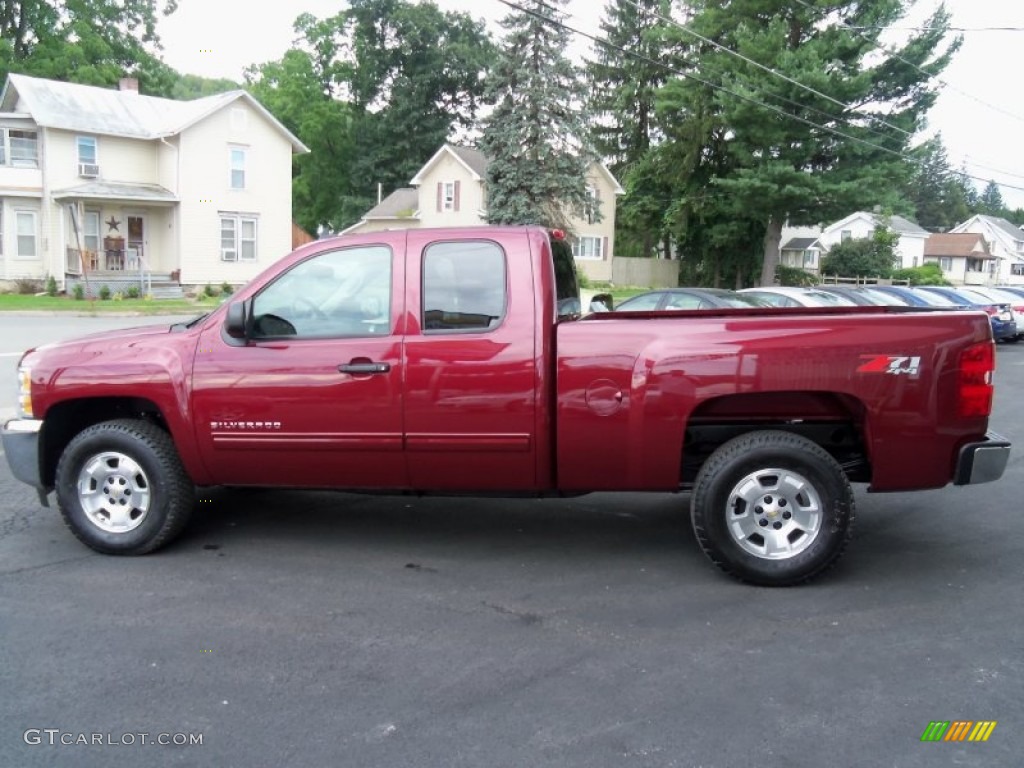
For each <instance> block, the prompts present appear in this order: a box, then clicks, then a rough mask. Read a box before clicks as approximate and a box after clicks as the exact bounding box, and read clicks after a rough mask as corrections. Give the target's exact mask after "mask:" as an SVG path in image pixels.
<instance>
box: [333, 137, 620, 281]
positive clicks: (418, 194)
mask: <svg viewBox="0 0 1024 768" xmlns="http://www.w3.org/2000/svg"><path fill="white" fill-rule="evenodd" d="M409 184H410V186H409V187H404V188H402V189H397V190H395V191H394V192H392V193H391V194H390V195H388V196H387V197H385V198H384V199H382V200H381V201H380V202H379V203H378V204H377V205H376V206H375V207H374V208H372V209H371V210H369V211H367V213H366V214H365V215H364V216H363V217H362V219H361V220H360V221H359V222H358V223H357V224H354V225H353V226H351V227H349V228H348V229H347V230H345V231H346V232H376V231H380V230H386V229H413V228H425V227H466V226H481V225H483V224H486V223H487V158H486V157H485V156H484V154H483V152H481V151H480V150H479V149H476V148H475V147H460V146H453V145H450V144H445V145H444V146H443V147H441V148H440V149H439V150H438V151H437V152H436V153H435V154H434V156H433V157H431V158H430V159H429V160H428V161H427V162H426V164H425V165H424V166H423V167H422V168H420V170H419V172H418V173H417V174H416V175H415V176H414V177H413V178H412V179H411V180H410V182H409ZM587 188H588V190H589V194H590V196H591V197H592V199H593V200H594V201H595V204H596V205H597V206H599V210H600V213H601V219H600V221H598V219H597V217H596V216H584V217H582V218H574V219H573V220H572V225H573V230H574V231H575V237H574V238H573V239H572V246H573V254H574V255H575V257H576V263H577V265H578V267H579V268H580V271H581V272H582V273H583V274H585V275H586V276H587V277H588V278H590V279H592V280H604V281H609V280H611V279H612V260H613V258H614V256H615V203H616V198H617V197H618V196H619V195H621V194H623V189H622V187H621V186H620V185H619V183H618V182H617V181H616V180H615V177H614V176H612V174H611V172H610V171H609V170H608V169H607V168H606V167H605V166H604V165H602V164H601V163H596V162H595V163H593V164H592V165H591V166H590V169H589V171H588V173H587Z"/></svg>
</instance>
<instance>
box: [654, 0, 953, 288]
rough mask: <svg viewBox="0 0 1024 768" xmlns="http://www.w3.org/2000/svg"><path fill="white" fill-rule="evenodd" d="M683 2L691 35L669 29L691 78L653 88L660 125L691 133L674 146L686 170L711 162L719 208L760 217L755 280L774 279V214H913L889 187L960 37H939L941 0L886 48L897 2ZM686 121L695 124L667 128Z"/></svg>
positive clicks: (904, 172) (777, 222) (904, 171)
mask: <svg viewBox="0 0 1024 768" xmlns="http://www.w3.org/2000/svg"><path fill="white" fill-rule="evenodd" d="M690 5H691V6H692V7H693V8H694V17H693V19H692V20H691V21H690V22H689V23H688V27H689V28H690V29H691V30H692V31H693V32H696V33H698V34H699V35H701V38H702V39H701V38H697V37H695V36H694V35H693V34H691V33H690V32H685V31H683V30H681V29H674V30H671V29H670V32H671V33H672V34H673V35H674V37H675V39H676V41H677V43H678V45H679V46H680V48H681V49H682V50H683V51H684V55H683V57H682V58H681V59H680V60H679V61H678V62H676V67H677V68H679V69H684V70H687V71H688V72H690V73H693V76H692V77H691V78H682V77H673V78H672V79H671V80H670V81H669V82H668V83H667V84H666V85H665V86H664V88H663V92H664V93H663V96H662V101H661V103H662V105H663V107H664V111H663V112H662V114H661V115H660V116H659V118H660V124H661V125H663V126H666V128H667V129H668V130H669V131H670V132H671V133H674V134H676V135H674V136H672V139H673V140H674V141H685V142H688V143H689V144H690V146H689V148H688V149H684V150H682V151H681V152H679V154H680V155H681V156H683V157H689V158H691V159H695V160H693V162H694V163H695V165H696V167H697V168H705V167H706V165H707V164H708V161H709V160H710V161H713V162H715V163H717V164H718V165H719V166H720V167H719V168H711V169H706V172H707V173H708V184H709V187H710V191H711V192H712V193H713V194H714V196H715V198H714V199H715V205H716V211H715V214H716V216H717V217H718V218H724V217H727V216H730V215H732V216H736V217H742V218H748V219H749V218H752V219H755V220H757V221H759V222H760V225H761V230H762V232H763V233H764V238H763V254H762V259H761V262H762V263H761V278H760V279H761V282H762V283H766V284H767V283H770V282H771V281H772V280H773V278H774V274H775V266H776V264H777V263H778V260H779V251H780V245H781V243H780V240H781V232H782V227H783V224H784V223H785V222H786V221H789V222H790V223H792V224H811V223H817V222H819V221H827V220H830V219H835V218H838V217H840V216H843V215H846V214H848V213H849V212H850V211H852V210H857V209H858V208H866V207H867V208H870V207H874V206H875V205H883V206H886V207H891V208H893V209H894V211H895V212H900V213H911V215H912V211H910V210H908V208H907V206H906V204H905V203H902V202H901V196H900V195H899V191H900V188H901V187H904V186H905V184H906V180H907V178H908V177H909V176H910V175H911V174H912V173H913V166H912V165H911V164H910V163H908V162H907V161H906V160H905V159H904V154H905V153H906V151H907V147H908V143H909V140H910V138H911V136H912V135H913V134H914V132H915V131H916V130H917V129H918V128H919V127H920V125H921V121H922V118H923V116H924V114H925V113H926V112H927V110H928V108H929V107H930V106H931V105H932V104H933V103H934V100H935V97H936V94H935V92H934V91H933V90H932V82H931V81H930V80H929V75H935V74H938V73H939V72H941V71H942V70H943V68H944V67H945V66H946V64H947V63H948V61H949V59H950V56H951V55H952V53H953V51H954V50H955V49H956V47H957V45H958V44H959V40H956V41H955V42H954V43H953V44H952V45H950V46H949V47H946V48H945V49H943V47H942V41H943V38H944V37H945V35H946V33H947V30H948V21H949V17H948V14H947V13H946V11H945V10H944V8H941V7H940V8H939V10H938V11H936V13H935V14H934V15H933V17H932V18H931V19H930V21H929V22H928V23H927V25H925V27H924V29H925V31H923V32H921V33H919V34H918V35H917V36H916V37H913V38H911V39H910V40H909V41H908V42H907V43H906V44H905V45H904V46H903V47H902V48H901V49H900V50H899V51H897V54H898V56H892V55H889V54H888V53H885V52H884V51H883V50H882V49H881V48H879V46H878V45H876V43H877V40H878V36H879V35H880V34H881V32H882V30H883V29H884V28H886V27H889V26H892V25H893V24H894V23H896V22H897V21H898V20H899V18H900V17H901V14H902V12H903V6H904V3H902V2H901V1H900V0H801V1H800V2H790V0H730V2H728V3H725V2H722V0H693V2H691V3H690ZM709 41H713V43H714V44H713V43H712V42H709ZM716 44H717V45H716ZM718 46H720V47H718ZM723 49H728V51H726V50H723ZM729 51H731V52H737V53H739V54H741V55H742V56H744V57H746V60H741V59H739V58H737V57H736V56H735V55H733V54H732V53H730V52H729ZM751 62H754V63H751ZM766 69H767V70H771V71H766ZM926 73H927V74H926ZM694 78H700V80H699V81H698V80H696V79H694ZM794 81H795V82H797V83H800V84H803V85H805V86H808V87H810V88H813V89H814V90H815V91H817V93H811V92H808V91H807V90H805V89H804V88H801V87H800V86H798V85H796V84H794ZM712 86H720V87H722V88H725V89H728V90H727V91H723V90H720V89H719V88H715V87H712ZM685 123H691V124H694V125H695V126H696V127H695V128H694V127H690V128H689V129H687V130H685V131H683V130H679V129H678V128H677V129H675V130H673V128H672V127H673V126H682V125H683V124H685ZM687 133H688V134H689V136H687V135H686V134H687ZM719 151H720V152H723V153H724V157H721V156H716V155H715V152H719Z"/></svg>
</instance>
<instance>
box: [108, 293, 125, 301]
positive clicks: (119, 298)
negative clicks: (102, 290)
mask: <svg viewBox="0 0 1024 768" xmlns="http://www.w3.org/2000/svg"><path fill="white" fill-rule="evenodd" d="M110 298H112V299H113V300H114V301H124V294H123V293H121V292H120V291H117V292H116V293H115V294H114V295H113V296H111V297H110Z"/></svg>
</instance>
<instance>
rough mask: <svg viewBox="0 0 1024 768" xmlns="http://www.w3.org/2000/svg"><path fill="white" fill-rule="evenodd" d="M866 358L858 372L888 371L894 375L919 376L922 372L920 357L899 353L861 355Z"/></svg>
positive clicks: (862, 358)
mask: <svg viewBox="0 0 1024 768" xmlns="http://www.w3.org/2000/svg"><path fill="white" fill-rule="evenodd" d="M860 359H861V360H866V361H867V362H865V363H863V364H862V365H861V366H860V367H859V368H857V373H888V374H892V375H893V376H904V375H905V376H917V374H919V373H920V372H921V358H920V357H901V356H899V355H861V356H860Z"/></svg>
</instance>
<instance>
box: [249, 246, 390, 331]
mask: <svg viewBox="0 0 1024 768" xmlns="http://www.w3.org/2000/svg"><path fill="white" fill-rule="evenodd" d="M252 315H253V321H252V322H253V327H252V335H253V338H257V339H259V338H275V337H281V336H293V337H296V338H330V337H335V336H387V335H388V334H389V333H391V249H389V248H387V247H385V246H381V245H375V246H367V247H360V248H348V249H345V250H340V251H330V252H328V253H322V254H320V255H318V256H314V257H312V258H310V259H306V261H303V262H301V263H299V264H296V265H295V266H294V267H292V268H291V269H290V270H288V271H287V272H285V273H284V274H283V275H281V276H280V277H278V278H277V279H276V280H275V281H274V282H273V283H271V284H270V285H268V286H267V287H266V288H264V289H263V290H262V291H261V292H260V293H259V294H258V295H257V296H256V298H255V299H254V300H253V310H252Z"/></svg>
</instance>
